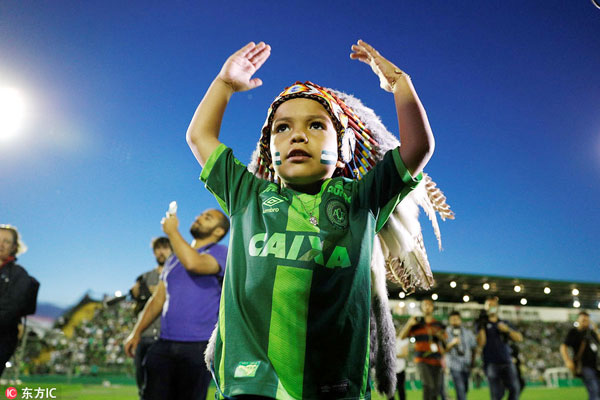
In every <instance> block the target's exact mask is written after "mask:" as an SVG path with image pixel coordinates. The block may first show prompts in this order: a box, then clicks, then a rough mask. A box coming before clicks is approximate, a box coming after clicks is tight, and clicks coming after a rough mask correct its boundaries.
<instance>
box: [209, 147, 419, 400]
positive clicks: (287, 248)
mask: <svg viewBox="0 0 600 400" xmlns="http://www.w3.org/2000/svg"><path fill="white" fill-rule="evenodd" d="M200 179H201V180H202V181H203V182H205V183H206V187H207V188H208V189H209V190H210V191H211V192H212V193H213V194H214V195H215V196H216V198H217V200H218V202H219V204H220V205H221V206H222V207H223V209H224V210H225V212H226V213H227V214H229V216H230V217H231V240H230V245H229V254H228V257H227V268H226V269H225V280H224V282H223V292H222V295H221V304H220V309H219V322H218V335H217V342H216V351H215V361H214V369H215V375H216V377H217V381H218V384H219V387H220V389H221V391H222V392H223V393H224V395H225V396H236V395H240V394H255V395H262V396H267V397H272V398H277V399H369V398H370V395H371V393H370V389H371V382H370V378H369V322H370V321H369V318H370V304H371V303H370V300H371V294H370V293H371V285H370V280H371V276H370V262H371V250H372V244H373V238H374V235H375V233H376V232H377V231H378V230H379V229H380V228H381V227H382V226H383V224H384V223H385V222H386V220H387V218H388V216H389V214H390V213H391V212H392V211H393V209H394V208H395V206H396V205H397V203H398V202H399V201H400V199H402V198H403V197H404V196H405V195H406V194H407V193H408V192H409V191H410V190H411V189H412V188H414V187H415V186H416V185H417V183H418V181H419V179H420V176H419V178H417V179H413V178H412V177H411V175H410V173H409V172H408V171H407V170H406V167H405V166H404V164H403V163H402V160H401V158H400V154H399V151H398V150H397V149H394V150H391V151H389V152H388V153H387V154H386V155H385V157H384V159H383V160H382V161H381V162H379V163H378V164H377V165H376V166H375V167H374V168H373V169H372V170H371V171H370V172H369V173H368V174H366V175H365V177H364V178H363V179H362V180H360V181H354V180H349V179H345V178H341V177H340V178H332V179H328V180H326V181H325V182H324V183H323V185H322V187H321V191H320V192H319V193H318V194H316V195H309V194H304V193H300V192H296V191H294V190H291V189H289V188H283V187H280V186H279V185H277V184H274V183H271V182H268V181H266V180H263V179H259V178H257V177H255V176H254V175H252V173H250V172H249V171H248V170H247V169H246V167H245V166H244V165H242V164H241V163H240V162H239V161H238V160H237V159H235V158H234V156H233V153H232V151H231V149H229V148H227V147H226V146H225V145H222V144H221V145H220V146H219V147H218V148H217V149H216V150H215V151H214V152H213V154H212V155H211V156H210V158H209V159H208V161H207V162H206V165H205V166H204V169H203V170H202V174H201V176H200ZM311 216H314V217H316V219H317V221H318V224H317V225H316V226H315V225H313V224H312V223H311V222H310V221H309V220H310V217H311ZM217 393H218V392H217ZM217 396H219V395H217Z"/></svg>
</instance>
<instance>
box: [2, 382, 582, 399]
mask: <svg viewBox="0 0 600 400" xmlns="http://www.w3.org/2000/svg"><path fill="white" fill-rule="evenodd" d="M24 387H28V388H32V389H34V390H35V389H37V388H56V391H55V394H56V395H57V397H56V399H57V400H74V399H77V400H135V399H137V394H136V392H137V389H136V387H135V386H133V385H113V386H110V387H104V386H101V385H82V384H71V385H67V384H54V385H53V384H48V383H43V384H36V383H33V382H29V383H27V384H25V385H20V386H17V387H16V388H17V389H18V390H19V397H17V399H22V398H24V397H22V391H23V388H24ZM0 389H1V390H2V391H1V393H0V398H4V391H5V390H6V386H5V385H3V386H2V387H1V388H0ZM214 392H215V390H214V387H213V388H211V389H210V390H209V393H208V396H207V399H209V400H212V399H214ZM32 393H33V397H32V398H35V391H33V392H32ZM449 394H450V395H451V396H450V398H451V399H452V398H453V396H452V393H449ZM43 398H45V399H46V398H47V397H43ZM421 398H422V394H421V391H408V392H407V399H408V400H420V399H421ZM468 398H469V400H484V399H485V400H488V399H489V398H490V395H489V391H488V390H487V388H485V389H483V388H482V389H474V390H472V391H470V392H469V395H468ZM373 399H374V400H383V399H385V397H383V396H380V395H379V394H378V393H375V394H374V396H373ZM577 399H582V400H583V399H587V393H586V392H585V388H584V387H571V388H559V389H547V388H539V387H538V388H526V389H525V391H524V392H523V394H522V396H521V400H577Z"/></svg>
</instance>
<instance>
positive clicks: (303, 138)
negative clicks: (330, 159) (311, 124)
mask: <svg viewBox="0 0 600 400" xmlns="http://www.w3.org/2000/svg"><path fill="white" fill-rule="evenodd" d="M291 139H292V143H302V142H308V136H307V135H306V132H304V130H302V129H294V132H292V137H291Z"/></svg>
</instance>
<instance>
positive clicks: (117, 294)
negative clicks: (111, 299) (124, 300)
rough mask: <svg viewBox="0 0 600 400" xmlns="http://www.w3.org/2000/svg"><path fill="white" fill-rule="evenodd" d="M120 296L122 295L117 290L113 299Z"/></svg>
mask: <svg viewBox="0 0 600 400" xmlns="http://www.w3.org/2000/svg"><path fill="white" fill-rule="evenodd" d="M122 295H123V293H121V291H120V290H117V291H116V292H115V297H121V296H122Z"/></svg>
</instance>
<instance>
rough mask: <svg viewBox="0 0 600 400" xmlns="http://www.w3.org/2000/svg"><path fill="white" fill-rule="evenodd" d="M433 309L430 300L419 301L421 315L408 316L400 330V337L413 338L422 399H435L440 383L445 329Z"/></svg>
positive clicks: (438, 393) (438, 392)
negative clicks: (421, 386)
mask: <svg viewBox="0 0 600 400" xmlns="http://www.w3.org/2000/svg"><path fill="white" fill-rule="evenodd" d="M433 310H434V305H433V301H432V300H430V299H425V300H423V301H421V311H422V312H423V317H419V318H417V317H415V316H412V317H410V319H409V320H408V321H407V323H406V325H404V327H403V328H402V331H401V332H400V338H401V339H406V338H407V337H411V338H414V339H415V363H416V364H417V369H418V371H419V375H420V377H421V383H422V384H423V399H424V400H436V399H437V398H438V396H439V395H440V388H441V385H442V352H443V351H444V345H445V344H444V336H445V331H444V325H442V324H441V323H440V322H439V321H437V320H436V319H435V318H434V317H433Z"/></svg>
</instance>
